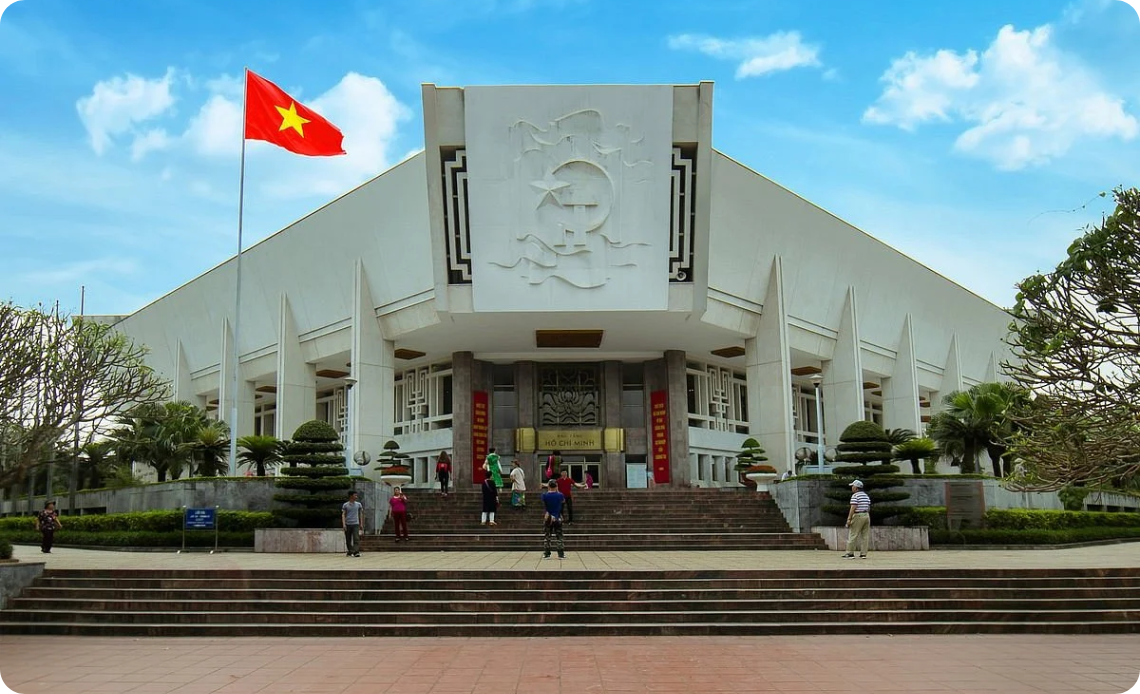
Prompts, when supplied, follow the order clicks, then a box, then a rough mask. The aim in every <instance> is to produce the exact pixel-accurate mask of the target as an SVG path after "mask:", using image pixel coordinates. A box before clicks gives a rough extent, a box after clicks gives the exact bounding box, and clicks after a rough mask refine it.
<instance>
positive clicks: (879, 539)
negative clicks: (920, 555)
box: [811, 525, 930, 552]
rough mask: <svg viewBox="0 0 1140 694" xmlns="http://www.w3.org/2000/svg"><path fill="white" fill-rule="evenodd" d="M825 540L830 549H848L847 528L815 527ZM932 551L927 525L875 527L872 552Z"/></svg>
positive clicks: (813, 529) (872, 534)
mask: <svg viewBox="0 0 1140 694" xmlns="http://www.w3.org/2000/svg"><path fill="white" fill-rule="evenodd" d="M811 531H812V532H813V533H816V534H817V535H819V536H820V537H822V538H823V541H824V542H825V543H827V548H828V549H834V550H842V549H846V548H847V528H845V527H843V526H834V525H826V526H815V527H813V528H812V529H811ZM927 549H930V533H929V528H927V527H926V526H925V525H919V526H906V525H873V526H871V550H873V551H879V552H884V551H886V552H890V551H916V550H927Z"/></svg>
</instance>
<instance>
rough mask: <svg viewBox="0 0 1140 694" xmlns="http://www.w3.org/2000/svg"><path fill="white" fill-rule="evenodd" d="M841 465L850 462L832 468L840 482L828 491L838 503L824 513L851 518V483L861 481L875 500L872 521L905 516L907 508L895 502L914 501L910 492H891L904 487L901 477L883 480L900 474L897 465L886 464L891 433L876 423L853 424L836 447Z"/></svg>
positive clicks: (872, 503) (872, 507) (827, 494)
mask: <svg viewBox="0 0 1140 694" xmlns="http://www.w3.org/2000/svg"><path fill="white" fill-rule="evenodd" d="M836 450H837V451H838V455H836V457H835V462H837V463H850V464H849V465H840V466H839V467H835V468H833V469H832V473H834V474H835V475H836V477H837V479H836V480H835V481H834V482H832V483H831V485H829V486H830V489H828V491H827V492H826V496H827V498H828V499H831V500H833V501H835V502H842V503H834V504H825V505H824V507H823V510H824V511H825V512H827V513H829V514H831V515H833V516H837V517H839V518H844V519H845V518H847V512H848V509H849V508H850V501H851V490H850V484H851V482H852V481H854V480H856V479H858V480H861V481H862V482H863V491H865V492H867V495H868V496H870V497H871V521H872V523H879V522H881V521H883V520H886V519H887V518H891V517H893V516H896V515H899V514H900V513H904V512H905V511H906V510H907V507H906V506H904V505H899V504H897V503H895V502H898V501H903V500H905V499H909V498H910V494H909V493H908V492H897V491H890V490H891V489H894V488H896V487H900V486H902V480H900V479H899V478H897V477H895V478H891V477H880V476H889V475H897V474H898V472H899V468H898V466H897V465H887V464H885V461H889V460H891V457H892V451H891V443H890V441H889V440H888V439H887V433H886V432H885V431H883V428H882V427H881V426H879V425H878V424H875V423H874V422H855V423H854V424H851V425H850V426H848V427H847V428H846V429H844V430H843V433H842V434H841V435H840V437H839V445H838V446H836Z"/></svg>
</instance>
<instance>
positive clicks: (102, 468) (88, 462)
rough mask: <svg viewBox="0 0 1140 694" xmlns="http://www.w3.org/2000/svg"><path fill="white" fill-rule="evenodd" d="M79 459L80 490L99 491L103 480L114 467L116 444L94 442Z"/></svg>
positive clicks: (88, 445)
mask: <svg viewBox="0 0 1140 694" xmlns="http://www.w3.org/2000/svg"><path fill="white" fill-rule="evenodd" d="M82 452H83V454H82V455H81V456H80V458H79V487H80V489H99V488H100V487H102V486H103V479H104V478H105V477H106V476H107V475H108V474H110V473H111V471H112V468H113V467H114V463H113V460H114V453H115V448H114V443H113V442H112V441H92V442H91V443H88V444H87V445H85V446H83V448H82Z"/></svg>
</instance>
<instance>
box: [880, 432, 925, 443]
mask: <svg viewBox="0 0 1140 694" xmlns="http://www.w3.org/2000/svg"><path fill="white" fill-rule="evenodd" d="M885 433H886V435H887V443H889V444H891V445H892V446H898V445H900V444H904V443H906V442H907V441H911V440H913V439H916V438H918V434H916V433H914V431H912V430H910V429H887V430H886V431H885Z"/></svg>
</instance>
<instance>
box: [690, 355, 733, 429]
mask: <svg viewBox="0 0 1140 694" xmlns="http://www.w3.org/2000/svg"><path fill="white" fill-rule="evenodd" d="M686 377H687V381H688V389H689V394H688V395H689V426H693V427H700V428H703V429H715V430H717V431H730V432H734V433H739V434H746V433H748V388H747V382H746V379H745V376H744V374H743V373H740V372H738V371H733V370H731V369H725V368H721V367H719V366H715V365H713V364H703V363H701V362H689V363H688V365H687V367H686Z"/></svg>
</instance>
